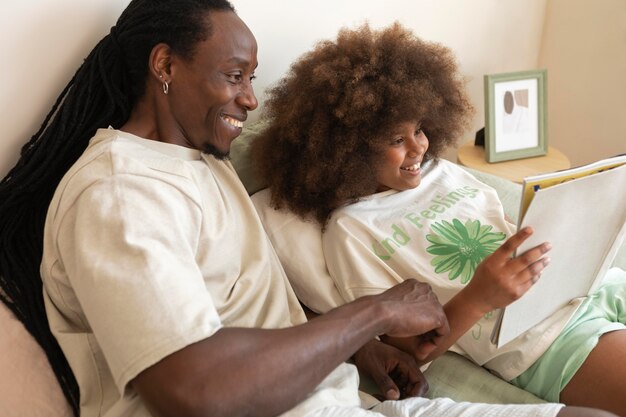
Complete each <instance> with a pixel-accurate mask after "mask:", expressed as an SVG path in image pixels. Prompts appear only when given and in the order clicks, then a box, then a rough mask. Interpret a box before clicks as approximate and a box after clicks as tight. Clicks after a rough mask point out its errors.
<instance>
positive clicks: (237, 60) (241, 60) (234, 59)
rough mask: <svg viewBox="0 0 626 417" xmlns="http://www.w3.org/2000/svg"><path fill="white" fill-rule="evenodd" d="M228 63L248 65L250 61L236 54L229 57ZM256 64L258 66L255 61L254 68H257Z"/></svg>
mask: <svg viewBox="0 0 626 417" xmlns="http://www.w3.org/2000/svg"><path fill="white" fill-rule="evenodd" d="M228 63H230V64H238V65H244V66H247V65H250V61H248V60H247V59H245V58H239V57H236V56H234V57H232V58H230V59H229V60H228ZM258 66H259V63H258V62H257V63H256V65H255V66H254V69H257V68H258Z"/></svg>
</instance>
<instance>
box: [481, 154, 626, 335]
mask: <svg viewBox="0 0 626 417" xmlns="http://www.w3.org/2000/svg"><path fill="white" fill-rule="evenodd" d="M526 225H528V226H531V227H532V228H533V230H534V233H533V235H532V236H531V237H530V238H528V239H527V240H526V241H525V242H524V243H523V245H522V246H520V247H519V249H518V251H517V253H518V254H519V253H524V252H525V251H527V250H528V249H530V248H532V247H535V246H537V245H539V244H541V243H543V242H550V243H551V244H552V250H551V251H550V252H549V253H548V256H549V257H550V259H551V262H550V265H548V266H547V267H546V269H545V270H544V271H543V272H542V274H541V278H540V279H539V281H537V283H536V284H534V285H533V286H532V287H531V288H530V289H529V290H528V292H527V293H526V294H524V295H523V296H522V297H521V298H520V299H518V300H517V301H515V302H513V303H511V304H510V305H509V306H508V307H506V308H505V309H502V310H500V315H499V323H498V324H497V325H496V326H495V328H494V331H493V333H492V335H491V341H492V342H493V343H495V344H496V345H497V346H498V347H499V346H502V345H504V344H506V343H508V342H510V341H511V340H513V339H515V338H516V337H517V336H519V335H520V334H522V333H524V332H525V331H526V330H528V329H530V328H531V327H533V326H535V325H537V324H539V323H540V322H541V321H543V320H544V319H546V318H547V317H549V316H550V315H552V314H554V313H555V312H557V311H558V310H559V309H561V308H562V307H563V306H565V305H567V304H568V303H569V302H570V301H571V300H573V299H575V298H578V297H583V296H585V295H587V294H589V293H590V292H593V291H594V290H595V289H596V288H597V286H598V284H599V283H600V281H601V278H602V277H603V276H604V275H605V273H606V272H607V270H608V269H609V267H610V265H611V263H612V262H613V260H614V258H615V255H616V253H617V251H618V249H619V247H620V245H621V244H622V242H623V240H624V237H625V235H626V155H621V156H616V157H613V158H608V159H603V160H601V161H598V162H594V163H592V164H589V165H584V166H580V167H577V168H571V169H567V170H563V171H558V172H553V173H548V174H541V175H537V176H532V177H527V178H525V179H524V183H523V187H522V200H521V204H520V213H519V217H518V228H522V227H524V226H526Z"/></svg>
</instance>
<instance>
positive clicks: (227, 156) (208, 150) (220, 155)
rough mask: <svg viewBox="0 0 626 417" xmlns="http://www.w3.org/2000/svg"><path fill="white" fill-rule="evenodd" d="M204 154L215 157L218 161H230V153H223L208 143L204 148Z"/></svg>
mask: <svg viewBox="0 0 626 417" xmlns="http://www.w3.org/2000/svg"><path fill="white" fill-rule="evenodd" d="M202 152H204V153H206V154H209V155H213V156H214V157H215V158H216V159H218V160H220V161H227V160H230V151H228V152H222V151H220V150H219V149H217V148H216V147H215V146H213V145H212V144H210V143H207V144H205V145H204V146H203V147H202Z"/></svg>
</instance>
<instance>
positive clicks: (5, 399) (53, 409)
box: [0, 302, 72, 417]
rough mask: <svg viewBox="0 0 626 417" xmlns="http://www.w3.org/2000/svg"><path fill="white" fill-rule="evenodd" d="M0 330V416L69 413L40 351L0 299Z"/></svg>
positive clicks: (59, 416)
mask: <svg viewBox="0 0 626 417" xmlns="http://www.w3.org/2000/svg"><path fill="white" fill-rule="evenodd" d="M0 333H1V334H2V337H0V416H29V417H70V416H72V411H71V409H70V406H69V404H68V403H67V401H66V400H65V397H64V396H63V392H62V391H61V387H60V386H59V384H58V382H57V380H56V377H55V376H54V373H53V372H52V368H51V367H50V364H49V363H48V359H47V358H46V355H45V353H44V351H43V350H42V349H41V347H40V346H39V344H38V343H37V342H36V341H35V339H34V338H33V337H32V336H31V335H30V334H29V333H28V331H26V329H25V328H24V326H23V325H22V323H21V322H20V321H19V320H17V318H16V317H15V316H14V315H13V313H12V312H11V311H10V310H9V309H8V308H7V306H5V305H4V303H2V302H0Z"/></svg>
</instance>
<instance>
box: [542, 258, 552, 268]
mask: <svg viewBox="0 0 626 417" xmlns="http://www.w3.org/2000/svg"><path fill="white" fill-rule="evenodd" d="M550 261H551V259H550V258H548V257H546V258H543V266H548V265H549V264H550Z"/></svg>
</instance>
